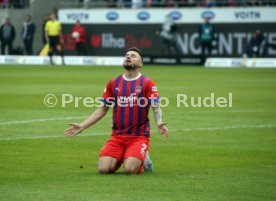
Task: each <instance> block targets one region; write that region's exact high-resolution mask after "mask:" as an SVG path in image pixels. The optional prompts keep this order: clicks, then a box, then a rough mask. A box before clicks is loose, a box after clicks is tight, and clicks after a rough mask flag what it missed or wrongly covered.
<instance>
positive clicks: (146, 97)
mask: <svg viewBox="0 0 276 201" xmlns="http://www.w3.org/2000/svg"><path fill="white" fill-rule="evenodd" d="M102 102H104V103H105V104H106V105H107V106H109V105H113V117H112V120H113V127H112V135H120V136H144V137H148V138H149V137H150V121H149V118H148V113H149V108H150V106H152V107H154V106H156V103H157V102H159V94H158V91H157V87H156V86H155V83H154V82H153V81H152V80H151V79H149V78H147V77H145V76H143V75H141V74H139V75H138V76H137V77H136V78H133V79H126V78H125V77H124V75H120V76H118V77H117V78H113V79H111V80H110V81H109V82H108V84H107V86H106V88H105V90H104V93H103V96H102Z"/></svg>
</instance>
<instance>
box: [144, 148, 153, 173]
mask: <svg viewBox="0 0 276 201" xmlns="http://www.w3.org/2000/svg"><path fill="white" fill-rule="evenodd" d="M144 171H145V172H152V171H153V163H152V161H151V160H150V156H149V152H148V151H147V154H146V158H145V161H144Z"/></svg>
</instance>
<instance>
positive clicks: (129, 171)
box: [125, 166, 138, 174]
mask: <svg viewBox="0 0 276 201" xmlns="http://www.w3.org/2000/svg"><path fill="white" fill-rule="evenodd" d="M137 172H138V168H137V167H135V166H126V167H125V173H126V174H137Z"/></svg>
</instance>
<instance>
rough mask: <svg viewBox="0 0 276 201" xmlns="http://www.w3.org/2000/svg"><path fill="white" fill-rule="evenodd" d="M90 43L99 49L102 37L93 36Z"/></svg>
mask: <svg viewBox="0 0 276 201" xmlns="http://www.w3.org/2000/svg"><path fill="white" fill-rule="evenodd" d="M90 43H91V45H92V46H93V47H95V48H99V47H100V46H101V44H102V37H101V35H92V36H91V38H90Z"/></svg>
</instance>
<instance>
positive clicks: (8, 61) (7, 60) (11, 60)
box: [4, 57, 15, 64]
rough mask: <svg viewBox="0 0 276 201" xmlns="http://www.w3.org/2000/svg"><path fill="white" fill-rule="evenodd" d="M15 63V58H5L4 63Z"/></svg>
mask: <svg viewBox="0 0 276 201" xmlns="http://www.w3.org/2000/svg"><path fill="white" fill-rule="evenodd" d="M14 62H15V57H6V58H5V61H4V63H8V64H11V63H14Z"/></svg>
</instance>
